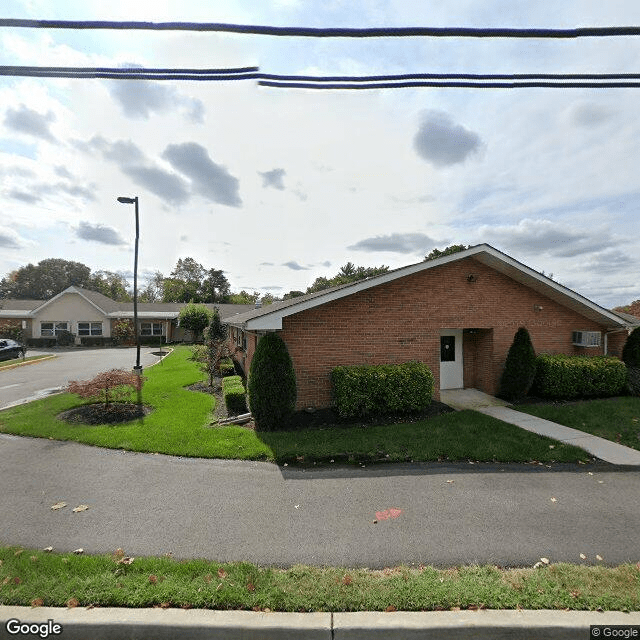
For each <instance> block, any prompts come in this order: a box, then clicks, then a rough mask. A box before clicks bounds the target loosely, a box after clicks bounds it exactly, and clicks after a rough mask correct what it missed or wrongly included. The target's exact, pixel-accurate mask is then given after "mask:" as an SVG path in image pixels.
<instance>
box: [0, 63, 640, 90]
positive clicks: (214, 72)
mask: <svg viewBox="0 0 640 640" xmlns="http://www.w3.org/2000/svg"><path fill="white" fill-rule="evenodd" d="M0 76H14V77H37V78H78V79H81V78H88V79H111V80H187V81H197V82H213V81H228V80H257V81H258V84H259V85H261V86H265V87H275V88H279V89H325V90H326V89H332V90H363V89H401V88H409V87H426V88H429V87H432V88H446V87H449V88H484V89H517V88H536V87H537V88H560V89H602V88H605V89H616V88H626V89H631V88H640V74H638V73H608V74H596V73H585V74H579V73H574V74H553V73H539V74H530V73H518V74H464V73H414V74H401V75H376V76H295V75H277V74H272V73H262V72H261V71H260V69H259V67H234V68H225V69H174V68H145V67H127V68H123V67H37V66H35V67H34V66H0Z"/></svg>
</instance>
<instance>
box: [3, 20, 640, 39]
mask: <svg viewBox="0 0 640 640" xmlns="http://www.w3.org/2000/svg"><path fill="white" fill-rule="evenodd" d="M0 27H17V28H29V29H117V30H123V29H124V30H146V31H211V32H220V33H239V34H248V35H267V36H289V37H292V36H293V37H305V38H390V37H393V38H397V37H431V38H561V39H572V38H603V37H607V38H608V37H624V36H640V27H637V26H626V27H577V28H573V29H546V28H543V29H540V28H510V27H506V28H505V27H499V28H492V27H489V28H482V27H364V28H352V27H275V26H268V25H244V24H228V23H221V22H136V21H133V22H131V21H126V22H125V21H111V20H27V19H21V18H1V19H0Z"/></svg>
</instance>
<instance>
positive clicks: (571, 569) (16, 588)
mask: <svg viewBox="0 0 640 640" xmlns="http://www.w3.org/2000/svg"><path fill="white" fill-rule="evenodd" d="M130 560H131V559H130V558H127V557H126V556H124V554H123V552H122V551H120V550H118V551H117V552H115V553H114V554H113V555H100V556H79V555H74V554H59V553H46V552H44V551H35V550H29V549H21V548H16V547H0V604H2V605H21V606H29V605H31V606H57V607H60V606H103V607H107V606H109V607H183V608H192V607H193V608H201V609H245V610H262V611H264V610H270V611H285V612H295V611H394V610H398V611H433V610H451V609H453V610H456V609H458V608H459V609H476V608H481V609H482V608H487V609H517V608H524V609H575V610H603V611H637V610H638V609H640V567H639V566H638V565H632V564H625V565H620V566H617V567H605V566H588V565H574V564H550V565H548V566H542V567H541V568H537V569H534V568H525V569H523V568H520V569H504V568H499V567H495V566H488V565H486V566H463V567H455V568H451V569H436V568H434V567H431V566H419V567H407V566H400V567H394V568H388V569H384V570H379V571H374V570H369V569H346V568H328V567H324V568H320V567H310V566H302V565H297V566H294V567H291V568H289V569H278V568H273V567H259V566H257V565H254V564H250V563H244V562H243V563H216V562H209V561H205V560H186V561H178V560H174V559H172V558H167V557H163V558H152V557H151V558H134V559H133V560H132V561H131V562H130V564H128V563H129V561H130Z"/></svg>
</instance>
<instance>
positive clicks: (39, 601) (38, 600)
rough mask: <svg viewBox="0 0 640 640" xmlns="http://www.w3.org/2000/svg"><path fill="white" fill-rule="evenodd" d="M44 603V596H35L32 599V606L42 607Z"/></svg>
mask: <svg viewBox="0 0 640 640" xmlns="http://www.w3.org/2000/svg"><path fill="white" fill-rule="evenodd" d="M43 604H44V600H43V599H42V598H34V599H33V600H32V601H31V606H32V607H41V606H42V605H43Z"/></svg>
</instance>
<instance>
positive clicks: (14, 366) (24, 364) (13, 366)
mask: <svg viewBox="0 0 640 640" xmlns="http://www.w3.org/2000/svg"><path fill="white" fill-rule="evenodd" d="M57 357H58V356H57V355H56V354H55V353H52V354H51V355H50V356H43V357H42V358H36V359H35V360H24V361H20V362H12V363H11V364H6V365H4V367H0V371H9V370H11V369H17V368H18V367H28V366H29V365H30V364H38V362H45V361H46V360H53V359H54V358H57Z"/></svg>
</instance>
